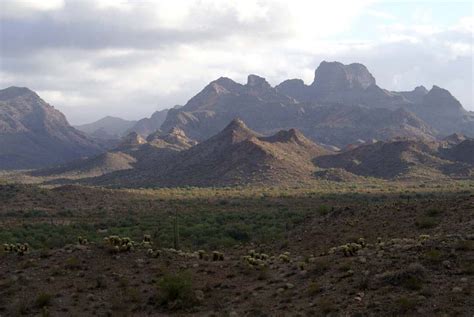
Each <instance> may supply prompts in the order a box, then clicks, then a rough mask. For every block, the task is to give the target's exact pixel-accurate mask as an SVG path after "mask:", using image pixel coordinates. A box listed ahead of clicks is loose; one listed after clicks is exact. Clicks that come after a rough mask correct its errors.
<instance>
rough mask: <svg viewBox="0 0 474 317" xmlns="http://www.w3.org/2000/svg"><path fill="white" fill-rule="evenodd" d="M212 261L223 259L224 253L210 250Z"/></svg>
mask: <svg viewBox="0 0 474 317" xmlns="http://www.w3.org/2000/svg"><path fill="white" fill-rule="evenodd" d="M212 261H224V253H221V252H218V251H213V252H212Z"/></svg>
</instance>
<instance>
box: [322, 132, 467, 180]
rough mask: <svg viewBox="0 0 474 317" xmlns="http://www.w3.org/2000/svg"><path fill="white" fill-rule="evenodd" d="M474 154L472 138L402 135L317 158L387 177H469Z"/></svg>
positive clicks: (364, 173) (334, 165)
mask: <svg viewBox="0 0 474 317" xmlns="http://www.w3.org/2000/svg"><path fill="white" fill-rule="evenodd" d="M473 154H474V142H473V140H472V139H469V140H464V141H461V143H457V144H447V143H445V142H437V141H435V142H427V141H422V140H409V139H401V140H392V141H386V142H383V141H381V142H377V143H374V144H368V145H360V146H358V147H356V148H354V149H351V150H348V151H345V152H342V153H338V154H335V155H327V156H321V157H318V158H316V159H315V161H314V162H315V164H316V165H317V166H318V167H320V168H325V169H334V168H339V169H342V170H345V171H347V172H350V173H353V174H355V175H359V176H370V177H376V178H384V179H395V178H410V177H416V178H430V179H436V178H437V179H440V178H441V179H442V178H443V177H454V178H458V177H460V178H466V177H472V175H474V161H473V160H472V157H473Z"/></svg>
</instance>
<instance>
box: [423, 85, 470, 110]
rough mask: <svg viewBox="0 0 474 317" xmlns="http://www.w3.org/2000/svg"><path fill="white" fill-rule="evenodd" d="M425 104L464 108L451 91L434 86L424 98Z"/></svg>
mask: <svg viewBox="0 0 474 317" xmlns="http://www.w3.org/2000/svg"><path fill="white" fill-rule="evenodd" d="M423 102H424V103H425V104H427V105H432V106H435V107H438V108H439V107H447V108H462V105H461V103H460V102H459V101H458V100H457V99H456V98H455V97H454V96H453V95H452V94H451V92H449V90H447V89H444V88H441V87H439V86H436V85H433V87H432V88H431V90H430V91H429V92H428V93H427V94H426V95H425V96H424V98H423Z"/></svg>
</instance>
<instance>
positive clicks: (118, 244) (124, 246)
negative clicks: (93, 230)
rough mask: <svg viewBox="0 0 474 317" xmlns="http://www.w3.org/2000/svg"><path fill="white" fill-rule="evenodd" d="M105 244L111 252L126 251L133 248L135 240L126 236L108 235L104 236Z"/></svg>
mask: <svg viewBox="0 0 474 317" xmlns="http://www.w3.org/2000/svg"><path fill="white" fill-rule="evenodd" d="M104 242H105V244H106V245H107V246H108V247H109V248H110V250H111V252H113V253H118V252H126V251H131V250H133V247H134V245H135V242H134V241H132V239H130V238H128V237H123V238H121V237H119V236H108V237H105V238H104Z"/></svg>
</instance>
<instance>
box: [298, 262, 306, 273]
mask: <svg viewBox="0 0 474 317" xmlns="http://www.w3.org/2000/svg"><path fill="white" fill-rule="evenodd" d="M305 265H306V264H305V263H304V262H299V263H298V269H300V271H304V269H305Z"/></svg>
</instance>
